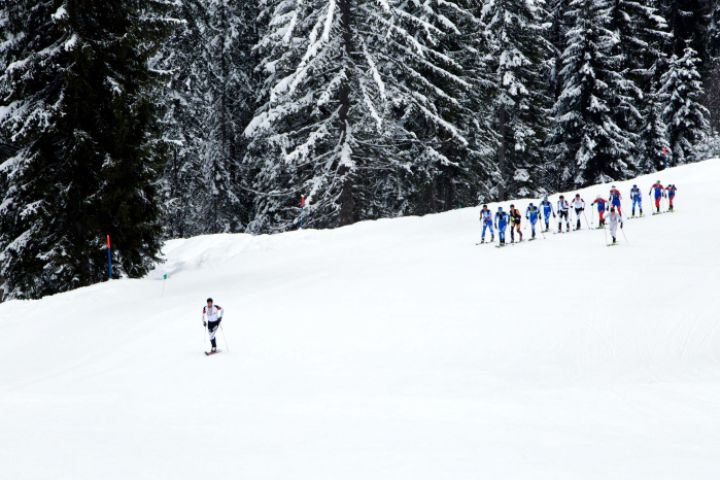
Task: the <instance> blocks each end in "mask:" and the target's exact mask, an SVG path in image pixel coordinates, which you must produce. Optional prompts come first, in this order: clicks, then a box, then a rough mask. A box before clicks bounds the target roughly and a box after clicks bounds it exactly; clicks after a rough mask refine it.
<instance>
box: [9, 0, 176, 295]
mask: <svg viewBox="0 0 720 480" xmlns="http://www.w3.org/2000/svg"><path fill="white" fill-rule="evenodd" d="M170 5H171V4H170V3H168V2H164V1H161V0H145V1H140V0H127V1H124V2H111V3H105V2H93V1H90V0H85V1H76V2H65V1H60V0H46V1H41V2H37V1H30V0H20V1H18V0H2V2H0V12H1V13H0V16H1V17H2V18H3V24H4V28H3V29H2V31H1V32H0V34H1V35H2V36H3V38H2V41H0V44H1V45H3V47H2V49H3V50H2V57H3V59H4V60H3V62H2V63H4V64H6V65H7V67H6V68H5V69H4V71H2V72H1V74H0V130H2V131H3V132H5V133H6V135H7V136H8V137H9V138H10V139H11V141H12V142H13V143H14V144H15V145H16V147H17V151H16V153H15V154H14V155H13V156H12V157H11V158H10V159H9V160H7V161H5V162H4V163H3V165H2V170H3V172H4V175H5V176H6V178H7V182H8V186H9V188H8V189H7V191H5V192H4V197H3V199H2V202H1V203H2V209H1V210H0V232H1V233H0V278H2V286H1V287H0V288H1V289H2V291H3V295H2V296H3V297H4V298H6V299H7V298H37V297H40V296H42V295H45V294H49V293H54V292H58V291H63V290H68V289H71V288H75V287H78V286H81V285H87V284H90V283H93V282H96V281H99V280H101V279H102V278H103V277H104V272H105V268H104V264H105V256H104V253H103V251H102V244H103V239H104V235H105V234H110V235H112V238H113V241H114V244H115V245H116V250H115V252H116V255H117V258H115V263H116V265H117V266H118V269H119V271H120V272H122V273H125V274H127V275H129V276H133V277H135V276H141V275H143V274H145V273H146V272H147V270H148V268H149V267H150V265H151V264H152V263H153V262H154V261H155V260H156V259H157V253H158V251H159V248H160V225H159V209H158V207H157V198H156V191H155V184H156V182H157V173H156V172H157V168H158V166H161V165H162V160H163V158H162V155H163V151H162V149H161V148H160V147H159V146H158V143H157V142H155V140H156V138H158V136H159V132H158V130H157V129H156V127H157V125H156V119H157V116H158V114H159V112H161V111H162V108H161V105H162V104H161V102H159V101H158V99H157V98H156V97H155V95H154V94H155V87H156V86H157V85H158V78H157V75H156V74H155V73H154V72H153V71H151V70H150V69H149V68H148V59H149V58H150V57H151V56H152V55H153V54H154V53H155V52H156V51H157V45H158V44H159V42H161V41H162V40H163V39H164V38H165V36H166V35H167V33H168V32H169V30H170V29H171V27H172V25H173V22H172V21H171V20H169V19H168V18H167V17H166V16H165V15H166V12H167V11H168V10H169V7H170Z"/></svg>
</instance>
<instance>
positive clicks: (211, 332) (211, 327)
mask: <svg viewBox="0 0 720 480" xmlns="http://www.w3.org/2000/svg"><path fill="white" fill-rule="evenodd" d="M219 324H220V322H208V336H209V337H210V345H211V346H212V350H215V349H216V348H217V343H216V342H215V334H216V333H217V329H218V325H219Z"/></svg>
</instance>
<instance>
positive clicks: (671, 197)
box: [665, 183, 677, 212]
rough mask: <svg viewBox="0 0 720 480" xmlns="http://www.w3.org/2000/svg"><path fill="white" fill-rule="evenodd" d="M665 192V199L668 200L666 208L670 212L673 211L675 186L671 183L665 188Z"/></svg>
mask: <svg viewBox="0 0 720 480" xmlns="http://www.w3.org/2000/svg"><path fill="white" fill-rule="evenodd" d="M665 192H666V193H667V198H668V205H669V207H668V208H669V209H670V211H671V212H672V211H673V210H674V209H675V206H674V205H673V200H675V192H677V187H676V186H675V184H674V183H671V184H670V185H668V186H667V188H666V189H665Z"/></svg>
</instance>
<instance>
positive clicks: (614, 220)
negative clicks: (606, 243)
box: [608, 207, 623, 243]
mask: <svg viewBox="0 0 720 480" xmlns="http://www.w3.org/2000/svg"><path fill="white" fill-rule="evenodd" d="M618 225H620V228H623V220H622V215H621V214H620V213H619V212H616V211H615V207H610V213H609V214H608V226H609V227H610V236H611V237H612V243H615V242H617V228H618Z"/></svg>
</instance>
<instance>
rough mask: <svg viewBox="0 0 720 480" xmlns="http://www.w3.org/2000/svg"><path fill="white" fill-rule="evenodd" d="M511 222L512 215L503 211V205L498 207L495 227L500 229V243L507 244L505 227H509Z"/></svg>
mask: <svg viewBox="0 0 720 480" xmlns="http://www.w3.org/2000/svg"><path fill="white" fill-rule="evenodd" d="M509 222H510V217H509V216H508V214H507V213H506V212H504V211H503V208H502V207H498V209H497V213H496V214H495V229H496V230H497V231H498V237H499V238H500V245H505V229H507V226H508V223H509Z"/></svg>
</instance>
